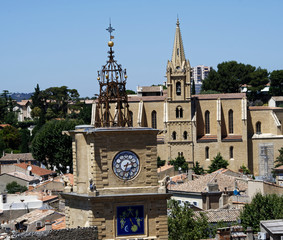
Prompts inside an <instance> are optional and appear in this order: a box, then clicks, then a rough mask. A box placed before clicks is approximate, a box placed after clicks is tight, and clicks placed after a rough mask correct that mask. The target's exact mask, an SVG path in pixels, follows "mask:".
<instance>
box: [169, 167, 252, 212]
mask: <svg viewBox="0 0 283 240" xmlns="http://www.w3.org/2000/svg"><path fill="white" fill-rule="evenodd" d="M225 172H227V173H228V174H225ZM247 189H248V181H247V178H244V177H242V178H239V177H235V176H231V171H230V170H229V171H226V169H219V170H217V171H215V172H213V173H211V174H206V175H201V176H199V178H196V179H194V180H192V181H184V182H183V183H182V182H181V183H179V184H178V183H177V184H172V183H170V184H169V186H168V192H169V193H171V194H172V195H173V196H172V199H175V200H177V201H180V202H186V201H187V202H189V203H191V204H193V205H195V206H197V207H199V208H202V209H204V210H208V209H217V208H219V207H222V206H224V205H225V204H227V203H228V202H229V200H230V202H232V201H233V200H234V199H233V197H232V196H233V195H235V194H237V195H238V194H240V195H246V192H247Z"/></svg>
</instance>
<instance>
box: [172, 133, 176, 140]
mask: <svg viewBox="0 0 283 240" xmlns="http://www.w3.org/2000/svg"><path fill="white" fill-rule="evenodd" d="M176 138H177V134H176V132H175V131H174V132H173V133H172V139H173V140H176Z"/></svg>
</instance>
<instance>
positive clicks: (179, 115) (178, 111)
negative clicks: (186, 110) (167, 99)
mask: <svg viewBox="0 0 283 240" xmlns="http://www.w3.org/2000/svg"><path fill="white" fill-rule="evenodd" d="M176 118H183V108H182V107H181V106H178V107H176Z"/></svg>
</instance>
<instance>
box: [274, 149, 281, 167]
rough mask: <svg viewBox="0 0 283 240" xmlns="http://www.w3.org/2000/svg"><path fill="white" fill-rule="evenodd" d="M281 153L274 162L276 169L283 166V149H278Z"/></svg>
mask: <svg viewBox="0 0 283 240" xmlns="http://www.w3.org/2000/svg"><path fill="white" fill-rule="evenodd" d="M278 151H279V156H278V157H277V158H276V160H275V161H274V163H276V164H275V168H277V167H279V166H281V165H283V147H282V148H280V149H278Z"/></svg>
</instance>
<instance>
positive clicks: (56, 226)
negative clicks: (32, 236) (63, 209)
mask: <svg viewBox="0 0 283 240" xmlns="http://www.w3.org/2000/svg"><path fill="white" fill-rule="evenodd" d="M65 228H66V217H65V216H64V217H61V218H58V219H56V220H54V221H52V222H50V221H46V222H45V226H44V227H43V228H40V229H39V230H37V231H38V232H42V231H49V230H60V229H65Z"/></svg>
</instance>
